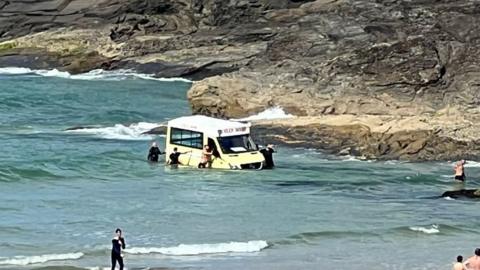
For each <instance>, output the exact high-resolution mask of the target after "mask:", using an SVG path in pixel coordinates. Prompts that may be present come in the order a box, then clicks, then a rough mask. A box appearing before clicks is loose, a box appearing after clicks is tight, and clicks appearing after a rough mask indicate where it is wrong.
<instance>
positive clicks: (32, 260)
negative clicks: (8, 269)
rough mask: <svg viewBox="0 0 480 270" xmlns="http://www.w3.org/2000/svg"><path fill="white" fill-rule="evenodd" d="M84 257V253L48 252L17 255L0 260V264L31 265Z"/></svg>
mask: <svg viewBox="0 0 480 270" xmlns="http://www.w3.org/2000/svg"><path fill="white" fill-rule="evenodd" d="M81 257H83V253H81V252H77V253H66V254H47V255H38V256H15V257H12V258H6V259H1V260H0V265H29V264H36V263H45V262H49V261H66V260H78V259H80V258H81Z"/></svg>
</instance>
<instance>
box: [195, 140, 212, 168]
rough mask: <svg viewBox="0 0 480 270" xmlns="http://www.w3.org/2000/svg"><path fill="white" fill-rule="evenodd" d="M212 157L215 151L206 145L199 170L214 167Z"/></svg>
mask: <svg viewBox="0 0 480 270" xmlns="http://www.w3.org/2000/svg"><path fill="white" fill-rule="evenodd" d="M212 155H213V151H212V149H210V146H208V145H205V146H204V147H203V152H202V158H201V159H200V163H199V164H198V168H211V167H212Z"/></svg>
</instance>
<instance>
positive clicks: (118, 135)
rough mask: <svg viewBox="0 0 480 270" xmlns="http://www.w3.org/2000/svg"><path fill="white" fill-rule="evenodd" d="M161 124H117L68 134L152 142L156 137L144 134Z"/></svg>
mask: <svg viewBox="0 0 480 270" xmlns="http://www.w3.org/2000/svg"><path fill="white" fill-rule="evenodd" d="M160 125H161V124H157V123H147V122H140V123H135V124H131V125H129V126H124V125H122V124H116V125H114V126H113V127H85V128H79V129H73V130H66V131H65V132H67V133H72V134H90V135H96V136H98V137H100V138H103V139H111V140H151V139H152V138H154V137H155V136H156V135H150V134H144V133H145V132H147V131H150V130H152V129H154V128H156V127H159V126H160Z"/></svg>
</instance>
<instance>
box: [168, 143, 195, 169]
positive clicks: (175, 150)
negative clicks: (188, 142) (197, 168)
mask: <svg viewBox="0 0 480 270" xmlns="http://www.w3.org/2000/svg"><path fill="white" fill-rule="evenodd" d="M190 152H192V151H190ZM186 153H188V152H185V153H180V152H178V148H177V147H174V148H173V152H172V153H171V154H170V156H169V159H170V160H169V161H168V164H169V165H179V164H181V163H180V161H179V160H178V158H179V157H180V155H183V154H186Z"/></svg>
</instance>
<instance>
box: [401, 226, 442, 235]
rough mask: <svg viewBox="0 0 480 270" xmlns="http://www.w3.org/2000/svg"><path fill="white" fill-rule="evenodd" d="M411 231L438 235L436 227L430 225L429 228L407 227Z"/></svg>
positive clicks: (438, 230)
mask: <svg viewBox="0 0 480 270" xmlns="http://www.w3.org/2000/svg"><path fill="white" fill-rule="evenodd" d="M408 228H409V229H410V230H411V231H414V232H422V233H426V234H435V233H439V232H440V229H439V228H438V225H435V224H434V225H432V226H430V227H420V226H418V227H408Z"/></svg>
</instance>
